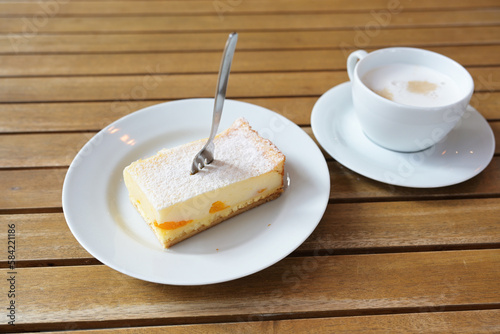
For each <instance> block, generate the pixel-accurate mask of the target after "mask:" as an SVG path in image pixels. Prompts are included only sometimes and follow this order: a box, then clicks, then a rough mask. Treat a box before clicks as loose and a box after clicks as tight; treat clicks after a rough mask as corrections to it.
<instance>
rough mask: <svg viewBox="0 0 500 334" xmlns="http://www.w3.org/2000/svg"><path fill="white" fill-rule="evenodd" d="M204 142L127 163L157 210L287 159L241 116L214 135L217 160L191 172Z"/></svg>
mask: <svg viewBox="0 0 500 334" xmlns="http://www.w3.org/2000/svg"><path fill="white" fill-rule="evenodd" d="M205 142H206V139H203V140H199V141H195V142H192V143H188V144H185V145H182V146H178V147H175V148H172V149H164V150H161V151H160V152H158V154H157V155H155V156H153V157H151V158H148V159H145V160H139V161H136V162H134V163H133V164H131V165H130V166H129V167H127V168H129V170H128V172H129V173H130V175H131V176H132V177H133V178H134V179H135V180H136V182H137V183H138V185H139V186H140V187H141V189H142V190H143V192H145V193H148V194H150V195H151V196H150V198H149V200H150V202H151V204H152V205H153V206H154V207H155V208H156V209H157V210H160V209H162V208H165V207H168V206H171V205H173V204H176V203H179V202H183V201H185V200H187V199H189V198H192V197H195V196H197V195H200V194H202V193H205V192H209V191H212V190H215V189H219V188H222V187H224V186H227V185H229V184H232V183H235V182H238V181H242V180H245V179H248V178H251V177H254V176H258V175H261V174H264V173H267V172H270V171H272V170H273V169H274V168H275V167H276V165H277V164H279V163H280V162H281V161H283V159H284V155H283V154H282V153H281V152H280V151H279V150H278V149H277V148H276V146H274V144H272V143H271V142H270V141H269V140H266V139H263V138H262V137H260V136H259V135H258V134H257V133H256V132H255V131H254V130H252V129H251V128H250V126H249V124H248V122H247V121H246V120H245V119H242V118H240V119H238V120H236V121H235V122H234V123H233V125H232V126H231V127H230V128H229V129H227V130H226V131H224V132H223V133H221V134H220V135H218V136H217V137H216V138H215V140H214V144H215V153H214V155H215V159H214V161H213V162H212V163H211V164H210V165H207V166H206V167H205V168H203V169H202V170H200V171H199V172H198V173H196V174H194V175H191V174H190V167H191V163H192V161H193V158H194V156H195V154H196V153H197V152H198V151H199V150H200V149H201V148H202V146H203V145H204V144H205Z"/></svg>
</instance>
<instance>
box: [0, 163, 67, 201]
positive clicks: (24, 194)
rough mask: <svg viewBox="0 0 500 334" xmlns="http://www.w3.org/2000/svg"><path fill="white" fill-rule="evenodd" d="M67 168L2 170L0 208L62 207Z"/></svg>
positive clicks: (0, 171) (0, 176) (0, 172)
mask: <svg viewBox="0 0 500 334" xmlns="http://www.w3.org/2000/svg"><path fill="white" fill-rule="evenodd" d="M65 175H66V168H51V169H34V170H32V169H20V170H0V193H1V194H2V196H0V209H1V210H11V209H26V208H54V207H58V208H60V207H61V205H62V204H61V191H62V185H63V182H64V177H65Z"/></svg>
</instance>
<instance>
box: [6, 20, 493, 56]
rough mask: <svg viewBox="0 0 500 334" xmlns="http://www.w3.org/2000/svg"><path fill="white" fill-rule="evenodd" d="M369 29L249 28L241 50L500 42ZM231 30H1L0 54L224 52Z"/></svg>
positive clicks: (488, 32)
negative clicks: (208, 31) (189, 31)
mask: <svg viewBox="0 0 500 334" xmlns="http://www.w3.org/2000/svg"><path fill="white" fill-rule="evenodd" d="M367 31H369V30H365V28H363V27H360V28H359V29H347V30H337V31H322V30H319V31H275V32H245V33H244V34H242V36H240V38H239V41H238V51H243V50H304V49H340V50H342V51H343V52H344V54H348V53H349V52H350V51H351V50H354V49H359V48H380V47H387V46H416V47H436V46H446V45H450V46H451V45H455V46H458V45H490V44H498V43H499V42H500V37H499V36H500V27H499V26H480V27H443V28H419V29H405V28H395V29H380V30H377V29H375V32H370V34H369V35H368V33H367ZM226 39H227V33H219V32H214V33H177V34H176V33H158V34H147V33H144V34H139V33H117V34H77V35H67V34H50V35H49V34H38V33H37V34H8V35H0V54H24V53H36V54H46V53H72V54H73V53H104V52H106V53H110V52H113V53H117V52H166V51H169V52H171V51H182V52H191V51H195V52H199V51H219V52H220V51H221V50H222V48H223V44H224V41H225V40H226Z"/></svg>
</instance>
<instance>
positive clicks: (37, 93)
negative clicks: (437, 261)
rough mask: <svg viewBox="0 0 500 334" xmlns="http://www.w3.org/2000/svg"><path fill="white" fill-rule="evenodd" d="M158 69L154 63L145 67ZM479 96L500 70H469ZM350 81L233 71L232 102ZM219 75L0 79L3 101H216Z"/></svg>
mask: <svg viewBox="0 0 500 334" xmlns="http://www.w3.org/2000/svg"><path fill="white" fill-rule="evenodd" d="M145 67H146V68H151V69H154V68H156V66H155V65H153V64H151V65H145ZM468 70H469V72H470V74H471V75H472V77H473V79H474V81H475V83H476V85H475V91H476V92H493V91H499V90H500V67H474V68H468ZM346 81H348V77H347V72H345V71H333V72H332V71H318V72H279V73H234V74H232V75H231V83H230V84H229V86H228V90H227V97H228V98H248V97H285V96H319V95H321V94H323V93H324V92H326V91H327V90H328V89H330V88H331V87H333V86H335V85H338V84H340V83H343V82H346ZM216 82H217V74H199V75H196V76H193V75H189V74H176V75H164V74H158V75H157V74H156V73H155V72H154V70H152V72H151V73H148V74H146V75H134V76H130V75H126V76H125V75H124V76H104V77H48V78H42V77H36V78H4V79H1V80H0V84H1V86H2V89H1V90H0V101H3V102H13V103H14V102H55V101H61V102H65V101H66V102H67V101H72V102H76V101H116V102H120V101H137V100H148V99H162V100H163V99H182V98H190V97H193V96H196V97H213V95H214V89H215V85H216Z"/></svg>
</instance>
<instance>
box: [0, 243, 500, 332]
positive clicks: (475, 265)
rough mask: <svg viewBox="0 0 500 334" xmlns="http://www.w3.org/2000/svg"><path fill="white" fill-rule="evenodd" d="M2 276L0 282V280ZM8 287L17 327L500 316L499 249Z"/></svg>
mask: <svg viewBox="0 0 500 334" xmlns="http://www.w3.org/2000/svg"><path fill="white" fill-rule="evenodd" d="M145 260H146V259H141V261H145ZM5 271H6V270H5V269H2V270H0V273H1V274H2V275H3V276H5V275H6V273H5ZM16 277H17V279H18V281H19V284H18V293H19V294H18V296H19V297H17V298H16V301H17V302H18V303H19V305H22V308H19V310H18V316H17V317H18V322H16V326H20V325H24V324H30V323H37V324H50V323H64V322H76V323H78V322H96V321H99V322H103V321H124V322H128V323H134V319H144V320H148V319H149V320H154V319H157V320H155V321H157V322H161V323H164V324H167V323H182V322H184V323H185V322H190V321H193V319H194V318H197V319H199V320H203V319H204V318H207V319H213V320H215V319H218V320H219V321H241V320H243V321H245V320H251V319H253V320H256V319H257V320H258V319H259V317H262V318H260V319H262V320H264V319H265V318H266V317H267V315H269V316H271V315H272V316H274V317H279V316H281V317H286V315H287V314H290V313H295V314H296V315H300V314H303V315H308V316H333V315H337V316H339V315H357V314H358V315H359V314H363V313H369V312H375V311H377V310H379V311H385V312H389V311H390V310H394V309H401V310H404V309H409V310H413V311H415V310H420V311H421V312H426V311H444V310H446V309H448V308H454V309H457V308H465V309H470V308H471V307H473V306H474V305H477V306H479V307H483V308H484V307H485V306H488V305H490V304H492V305H497V307H498V306H500V305H498V300H499V298H500V250H498V249H497V250H472V251H448V252H429V253H426V252H423V253H400V254H398V253H396V254H377V255H344V256H315V257H306V258H300V257H299V258H287V259H284V260H282V261H280V262H279V263H277V264H275V265H274V266H272V267H270V268H268V269H266V270H263V271H261V272H259V273H256V274H254V275H252V276H250V277H246V278H242V279H239V280H236V281H231V282H226V283H220V284H215V285H208V286H194V287H182V286H168V285H159V284H154V283H148V282H144V281H140V280H137V279H134V278H131V277H129V276H126V275H124V274H121V273H119V272H117V271H115V270H113V269H111V268H109V267H106V266H104V265H98V266H71V267H52V268H50V267H49V268H18V269H17V275H16ZM368 283H369V284H368ZM89 286H93V287H96V288H98V289H99V291H101V293H100V294H99V295H96V291H95V289H92V288H89ZM2 289H5V285H4V286H2ZM305 289H307V293H304V290H305ZM3 291H4V290H3ZM257 291H258V293H257ZM68 296H71V298H68ZM40 300H50V301H51V302H50V303H40V302H39V301H40ZM144 301H147V303H144ZM6 326H7V325H5V324H2V325H0V330H5V328H6Z"/></svg>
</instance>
